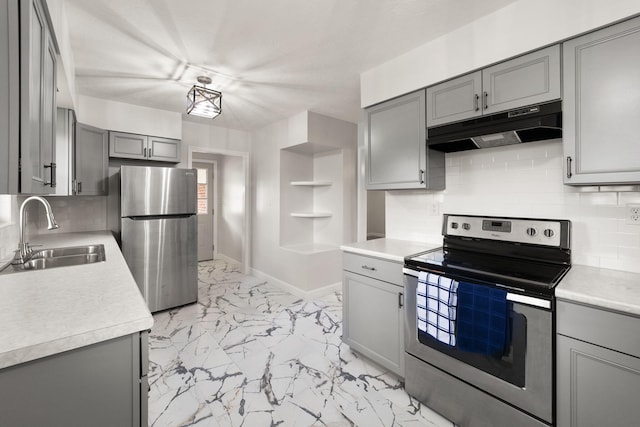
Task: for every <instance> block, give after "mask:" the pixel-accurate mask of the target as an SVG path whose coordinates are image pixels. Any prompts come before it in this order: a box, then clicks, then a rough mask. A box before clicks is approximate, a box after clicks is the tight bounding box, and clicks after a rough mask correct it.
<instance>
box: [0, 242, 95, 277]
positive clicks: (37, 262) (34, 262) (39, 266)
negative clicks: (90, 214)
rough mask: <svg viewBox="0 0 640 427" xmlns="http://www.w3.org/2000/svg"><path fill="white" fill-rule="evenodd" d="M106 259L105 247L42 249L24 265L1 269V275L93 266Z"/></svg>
mask: <svg viewBox="0 0 640 427" xmlns="http://www.w3.org/2000/svg"><path fill="white" fill-rule="evenodd" d="M105 259H106V258H105V254H104V245H86V246H69V247H66V248H51V249H40V250H38V251H35V252H34V253H33V254H32V255H31V257H29V259H28V261H26V262H25V263H24V264H11V263H8V264H7V265H5V266H4V267H1V268H0V274H7V273H17V272H20V271H31V270H44V269H48V268H56V267H69V266H72V265H82V264H92V263H94V262H101V261H104V260H105Z"/></svg>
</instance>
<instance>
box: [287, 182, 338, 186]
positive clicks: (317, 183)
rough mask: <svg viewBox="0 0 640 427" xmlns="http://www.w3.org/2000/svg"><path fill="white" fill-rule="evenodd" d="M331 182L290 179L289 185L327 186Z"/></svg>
mask: <svg viewBox="0 0 640 427" xmlns="http://www.w3.org/2000/svg"><path fill="white" fill-rule="evenodd" d="M331 184H333V183H332V182H331V181H291V185H293V186H296V187H328V186H330V185H331Z"/></svg>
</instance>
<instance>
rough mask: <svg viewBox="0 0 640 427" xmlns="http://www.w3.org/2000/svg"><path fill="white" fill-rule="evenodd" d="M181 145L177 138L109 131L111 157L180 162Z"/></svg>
mask: <svg viewBox="0 0 640 427" xmlns="http://www.w3.org/2000/svg"><path fill="white" fill-rule="evenodd" d="M180 146H181V144H180V141H179V140H177V139H169V138H160V137H155V136H146V135H137V134H133V133H125V132H109V157H118V158H123V159H140V160H154V161H159V162H171V163H179V162H180V154H181V153H180V150H181V147H180Z"/></svg>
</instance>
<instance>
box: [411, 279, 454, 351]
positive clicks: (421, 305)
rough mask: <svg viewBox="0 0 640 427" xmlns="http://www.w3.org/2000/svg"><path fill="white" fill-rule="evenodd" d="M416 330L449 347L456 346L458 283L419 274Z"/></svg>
mask: <svg viewBox="0 0 640 427" xmlns="http://www.w3.org/2000/svg"><path fill="white" fill-rule="evenodd" d="M416 301H417V313H418V329H419V330H420V331H422V332H426V333H427V334H429V335H431V336H432V337H433V338H435V339H437V340H438V341H440V342H443V343H445V344H447V345H450V346H455V345H456V336H455V333H456V307H457V303H458V282H456V281H455V280H452V279H449V278H447V277H442V276H439V275H437V274H433V273H426V272H420V273H419V276H418V289H417V292H416Z"/></svg>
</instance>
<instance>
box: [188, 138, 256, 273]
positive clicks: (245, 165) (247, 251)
mask: <svg viewBox="0 0 640 427" xmlns="http://www.w3.org/2000/svg"><path fill="white" fill-rule="evenodd" d="M193 153H203V154H219V155H223V156H235V157H240V158H241V159H242V169H243V174H244V222H243V226H242V270H243V272H244V273H245V274H246V273H249V272H250V271H251V248H250V247H249V243H250V242H251V208H250V207H251V163H250V160H251V155H250V154H249V153H248V152H242V151H233V150H225V149H218V148H206V147H197V146H192V145H189V152H188V156H187V167H188V168H193V166H192V165H193ZM198 161H199V159H196V163H197V162H198Z"/></svg>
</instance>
